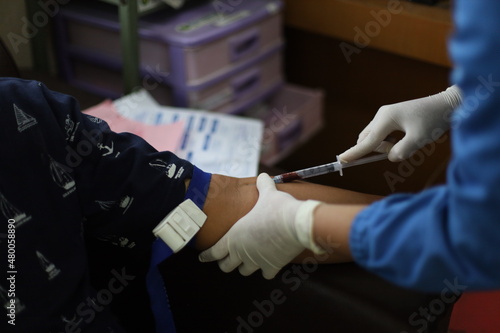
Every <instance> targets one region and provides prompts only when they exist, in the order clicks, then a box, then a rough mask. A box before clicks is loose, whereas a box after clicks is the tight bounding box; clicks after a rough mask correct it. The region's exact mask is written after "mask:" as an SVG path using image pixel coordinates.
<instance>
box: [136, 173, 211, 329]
mask: <svg viewBox="0 0 500 333" xmlns="http://www.w3.org/2000/svg"><path fill="white" fill-rule="evenodd" d="M211 178H212V174H210V173H206V172H203V171H201V170H200V169H198V168H196V167H194V170H193V177H192V178H191V182H190V184H189V187H188V189H187V191H186V195H185V198H184V199H191V200H193V202H194V203H195V204H196V205H197V206H198V207H199V208H200V209H203V206H204V204H205V199H206V198H207V193H208V188H209V186H210V180H211ZM172 254H173V252H172V250H171V249H170V248H169V247H168V246H167V245H166V244H165V242H163V240H161V239H160V238H157V239H156V240H155V241H154V242H153V246H152V251H151V264H150V267H149V271H148V274H147V277H146V283H147V289H148V293H149V298H150V302H151V309H152V311H153V315H154V317H155V323H156V332H157V333H175V331H176V330H175V324H174V318H173V315H172V311H171V309H170V304H169V301H168V295H167V290H166V289H165V285H164V283H163V278H162V276H161V273H160V270H159V269H158V265H159V264H160V263H162V262H163V261H164V260H166V259H167V258H168V257H170V256H171V255H172Z"/></svg>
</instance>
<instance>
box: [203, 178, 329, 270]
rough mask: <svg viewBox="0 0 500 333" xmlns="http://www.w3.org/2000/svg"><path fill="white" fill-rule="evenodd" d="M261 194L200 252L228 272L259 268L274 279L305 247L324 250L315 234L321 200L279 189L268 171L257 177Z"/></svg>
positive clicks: (205, 260)
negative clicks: (306, 197) (296, 197)
mask: <svg viewBox="0 0 500 333" xmlns="http://www.w3.org/2000/svg"><path fill="white" fill-rule="evenodd" d="M257 189H258V190H259V198H258V200H257V203H256V204H255V206H254V207H253V208H252V210H251V211H250V212H249V213H248V214H247V215H245V216H244V217H242V218H241V219H240V220H238V222H236V223H235V224H234V225H233V226H232V227H231V229H229V231H228V232H227V233H226V234H225V235H224V236H223V237H222V238H221V239H220V240H219V241H218V242H217V243H216V244H215V245H214V246H212V247H211V248H209V249H208V250H205V251H204V252H202V253H201V254H200V257H199V259H200V261H202V262H208V261H215V260H218V264H219V267H220V268H221V270H222V271H224V272H230V271H232V270H234V269H235V268H236V267H238V268H239V271H240V273H241V274H242V275H245V276H247V275H250V274H252V273H253V272H255V271H256V270H258V269H259V268H260V269H262V275H263V276H264V278H266V279H272V278H273V277H274V276H276V274H277V273H278V272H279V270H280V269H281V268H282V267H283V266H285V265H286V264H288V263H289V262H290V261H291V260H292V259H293V258H295V257H296V256H297V255H298V254H300V253H301V252H302V251H303V250H304V249H306V248H307V249H310V250H312V251H314V252H315V253H323V252H324V251H323V250H322V249H321V248H320V247H319V246H317V245H316V244H315V243H314V241H313V237H312V223H313V212H314V209H315V208H316V207H317V206H318V204H320V202H318V201H313V200H308V201H299V200H297V199H295V198H294V197H292V196H291V195H290V194H288V193H285V192H282V191H278V190H277V189H276V185H275V184H274V181H273V180H272V179H271V178H270V177H269V176H268V175H267V174H265V173H262V174H260V175H259V176H258V177H257Z"/></svg>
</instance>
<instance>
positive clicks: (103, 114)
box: [83, 100, 184, 153]
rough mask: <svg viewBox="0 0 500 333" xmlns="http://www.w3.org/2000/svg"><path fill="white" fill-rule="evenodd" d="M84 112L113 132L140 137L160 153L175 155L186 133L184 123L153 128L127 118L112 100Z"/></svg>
mask: <svg viewBox="0 0 500 333" xmlns="http://www.w3.org/2000/svg"><path fill="white" fill-rule="evenodd" d="M83 112H84V113H86V114H88V115H91V116H94V117H97V118H100V119H102V120H104V121H105V122H107V123H108V125H109V127H110V128H111V130H112V131H113V132H117V133H120V132H129V133H133V134H135V135H138V136H140V137H141V138H143V139H144V140H146V141H147V142H148V143H149V144H150V145H151V146H153V147H154V148H155V149H157V150H158V151H171V152H174V153H175V152H176V151H177V148H178V147H179V145H180V142H181V139H182V136H183V133H184V124H183V123H182V122H176V123H172V124H166V125H155V126H152V125H147V124H144V123H140V122H137V121H135V120H131V119H128V118H125V117H123V116H122V115H120V114H119V113H118V111H117V110H116V108H115V106H114V105H113V101H111V100H105V101H103V102H102V103H100V104H97V105H96V106H93V107H91V108H88V109H86V110H84V111H83Z"/></svg>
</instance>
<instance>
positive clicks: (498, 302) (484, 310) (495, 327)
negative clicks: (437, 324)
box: [449, 291, 500, 333]
mask: <svg viewBox="0 0 500 333" xmlns="http://www.w3.org/2000/svg"><path fill="white" fill-rule="evenodd" d="M499 310H500V291H494V292H474V293H464V294H463V295H462V297H461V298H460V299H459V300H458V302H457V303H456V304H455V306H454V307H453V313H452V315H451V320H450V325H449V329H450V332H457V333H458V332H460V333H462V332H463V333H499V332H500V316H499V315H498V311H499Z"/></svg>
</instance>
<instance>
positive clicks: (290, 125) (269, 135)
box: [245, 84, 323, 166]
mask: <svg viewBox="0 0 500 333" xmlns="http://www.w3.org/2000/svg"><path fill="white" fill-rule="evenodd" d="M245 115H247V116H250V117H257V118H261V119H263V120H265V124H266V125H265V129H264V137H263V141H262V155H261V162H262V163H263V164H264V165H268V166H272V165H274V164H276V163H278V162H279V161H280V160H281V159H283V158H285V157H286V156H287V155H288V154H290V153H291V152H292V151H293V150H294V149H295V148H296V147H297V146H298V145H300V144H302V143H304V142H305V141H307V140H308V139H309V138H310V137H311V136H312V135H313V134H315V133H316V132H317V131H318V130H319V129H321V127H322V126H323V93H322V91H320V90H313V89H309V88H303V87H299V86H295V85H291V84H286V85H284V87H283V88H282V89H280V90H279V91H278V92H277V93H276V94H274V95H273V96H272V97H271V98H270V99H268V100H267V101H266V102H264V103H262V104H261V105H260V106H258V107H254V108H253V109H251V110H249V111H247V112H246V113H245Z"/></svg>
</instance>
